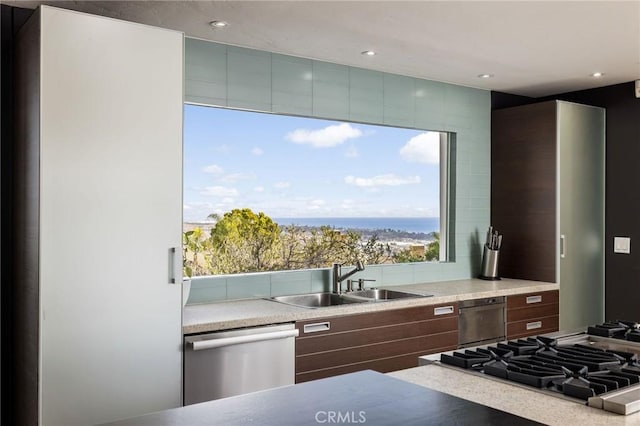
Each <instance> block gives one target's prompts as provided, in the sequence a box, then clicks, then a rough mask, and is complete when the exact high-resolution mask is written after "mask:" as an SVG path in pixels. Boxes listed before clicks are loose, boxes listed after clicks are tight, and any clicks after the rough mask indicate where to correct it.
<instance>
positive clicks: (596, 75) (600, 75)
mask: <svg viewBox="0 0 640 426" xmlns="http://www.w3.org/2000/svg"><path fill="white" fill-rule="evenodd" d="M603 75H604V73H603V72H594V73H593V74H591V77H594V78H598V77H602V76H603Z"/></svg>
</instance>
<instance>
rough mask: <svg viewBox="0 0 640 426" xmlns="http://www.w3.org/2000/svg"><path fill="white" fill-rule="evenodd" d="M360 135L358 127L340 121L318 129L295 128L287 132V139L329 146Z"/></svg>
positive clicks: (323, 146)
mask: <svg viewBox="0 0 640 426" xmlns="http://www.w3.org/2000/svg"><path fill="white" fill-rule="evenodd" d="M360 136H362V131H361V130H360V129H357V128H355V127H353V126H351V125H350V124H349V123H341V124H336V125H332V126H328V127H325V128H324V129H320V130H309V129H296V130H294V131H293V132H290V133H289V134H287V139H288V140H290V141H291V142H294V143H298V144H303V145H311V146H313V147H316V148H329V147H333V146H337V145H340V144H341V143H344V142H345V141H346V140H348V139H355V138H359V137H360Z"/></svg>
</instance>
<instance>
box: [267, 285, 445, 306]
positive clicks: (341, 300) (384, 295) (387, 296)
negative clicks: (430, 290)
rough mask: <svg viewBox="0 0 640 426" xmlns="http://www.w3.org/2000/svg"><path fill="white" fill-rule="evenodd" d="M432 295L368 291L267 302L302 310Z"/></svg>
mask: <svg viewBox="0 0 640 426" xmlns="http://www.w3.org/2000/svg"><path fill="white" fill-rule="evenodd" d="M431 296H433V295H432V294H417V293H409V292H406V291H399V290H388V289H368V290H361V291H351V292H348V293H342V294H336V293H312V294H293V295H289V296H273V297H270V298H269V300H273V301H275V302H280V303H285V304H287V305H293V306H298V307H302V308H322V307H327V306H340V305H346V304H351V303H372V302H382V301H388V300H398V299H409V298H415V297H431Z"/></svg>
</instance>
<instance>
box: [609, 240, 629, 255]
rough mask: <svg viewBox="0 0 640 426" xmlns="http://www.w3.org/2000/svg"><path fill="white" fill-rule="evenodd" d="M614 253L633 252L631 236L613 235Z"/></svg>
mask: <svg viewBox="0 0 640 426" xmlns="http://www.w3.org/2000/svg"><path fill="white" fill-rule="evenodd" d="M613 252H614V253H624V254H629V253H631V238H629V237H613Z"/></svg>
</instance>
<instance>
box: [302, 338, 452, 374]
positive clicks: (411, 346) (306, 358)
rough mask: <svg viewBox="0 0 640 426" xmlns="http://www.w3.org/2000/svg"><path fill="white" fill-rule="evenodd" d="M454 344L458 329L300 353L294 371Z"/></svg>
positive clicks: (419, 351) (429, 351) (354, 362)
mask: <svg viewBox="0 0 640 426" xmlns="http://www.w3.org/2000/svg"><path fill="white" fill-rule="evenodd" d="M457 344H458V332H457V330H456V331H451V332H448V333H440V334H435V335H430V336H420V337H416V338H411V339H402V340H394V341H390V342H389V341H388V342H382V343H376V344H371V345H363V346H355V347H347V348H345V349H338V350H333V351H327V352H317V353H312V354H308V355H299V356H297V357H296V373H302V372H305V371H312V370H322V369H327V368H333V367H339V366H343V365H348V364H357V363H362V362H365V361H372V360H376V359H382V358H389V357H394V356H400V355H406V354H413V353H415V354H427V353H433V352H438V351H440V349H441V348H447V347H451V346H456V345H457ZM417 356H418V355H416V358H417Z"/></svg>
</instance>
